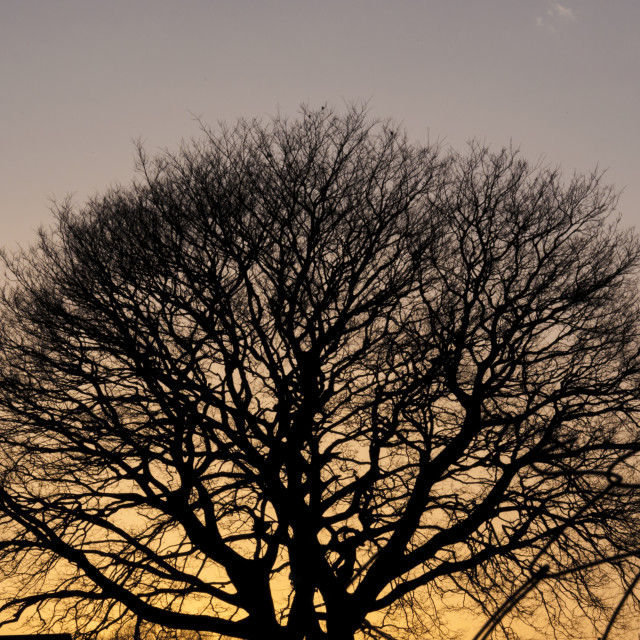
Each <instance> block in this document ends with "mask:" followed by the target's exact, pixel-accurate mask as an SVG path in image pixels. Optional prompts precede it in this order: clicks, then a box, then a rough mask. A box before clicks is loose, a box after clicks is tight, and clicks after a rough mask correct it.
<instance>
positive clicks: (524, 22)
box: [0, 0, 640, 249]
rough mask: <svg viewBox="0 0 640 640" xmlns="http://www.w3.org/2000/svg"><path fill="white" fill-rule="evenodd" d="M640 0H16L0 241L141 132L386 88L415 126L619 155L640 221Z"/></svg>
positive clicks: (7, 2)
mask: <svg viewBox="0 0 640 640" xmlns="http://www.w3.org/2000/svg"><path fill="white" fill-rule="evenodd" d="M639 29H640V2H638V0H607V1H606V2H604V1H603V0H562V2H559V3H557V2H553V1H548V0H314V1H310V0H277V1H276V0H273V1H272V0H252V1H249V0H232V1H228V2H227V1H223V0H208V1H205V0H181V1H180V2H178V0H175V1H171V2H169V1H166V0H0V245H4V246H6V247H8V248H10V249H11V248H14V247H15V246H16V245H17V244H18V243H21V244H27V243H28V242H29V241H30V239H31V238H33V231H34V229H36V228H37V227H38V226H39V225H40V224H45V225H47V224H49V223H50V222H51V214H50V213H49V211H48V206H49V204H48V198H50V197H56V198H58V199H60V198H63V197H64V196H65V195H66V194H68V193H73V194H75V200H76V201H77V202H82V201H83V200H84V199H85V198H86V197H87V196H88V195H90V194H92V193H95V192H96V191H98V192H99V191H102V190H104V189H105V188H106V187H108V186H109V185H110V184H113V183H114V182H116V181H119V182H123V183H126V182H128V180H129V179H130V177H131V175H132V171H133V170H132V167H133V145H132V143H131V141H132V139H134V138H138V137H141V138H142V139H143V140H144V141H145V144H146V147H147V149H148V150H149V151H153V150H155V149H157V148H158V147H163V146H167V147H169V148H175V147H176V146H177V145H178V143H179V141H180V139H181V138H188V137H191V136H193V135H197V133H198V125H197V124H196V123H195V122H194V120H193V116H192V114H197V115H198V116H201V117H202V118H203V119H204V121H205V122H208V123H210V124H215V123H216V122H217V121H218V120H227V121H233V120H235V119H236V118H237V117H238V116H249V117H250V116H264V117H267V116H269V115H270V114H274V113H275V112H276V111H277V110H278V109H279V110H280V111H281V112H283V113H286V114H295V112H296V111H297V109H298V105H299V104H300V103H301V102H306V103H309V104H310V105H311V106H320V105H322V104H324V103H329V104H332V105H333V106H335V107H338V108H340V107H342V106H343V105H344V103H345V102H352V101H362V100H366V101H368V102H369V108H370V112H371V115H373V116H381V117H385V116H392V117H394V118H395V119H397V120H400V121H402V123H403V124H404V126H405V127H406V128H407V130H408V132H409V135H410V137H411V138H414V139H419V140H423V141H426V139H427V138H428V137H429V138H431V139H432V140H434V139H439V140H444V141H445V142H446V143H449V144H451V145H452V146H454V147H455V148H462V147H463V145H464V143H465V141H466V140H468V139H469V138H471V137H477V138H480V139H481V140H484V141H486V142H487V143H490V144H491V145H492V146H495V147H500V146H502V145H504V144H509V142H510V141H513V143H514V144H516V145H519V146H520V147H521V148H522V151H523V153H524V155H525V156H526V157H528V158H530V159H532V160H538V159H541V158H542V159H543V160H544V161H545V162H546V163H548V164H551V165H556V164H560V165H562V167H563V168H564V169H565V171H566V172H567V173H568V174H571V173H572V172H573V171H574V170H578V171H589V170H590V169H592V168H594V167H595V166H596V165H599V166H600V167H602V168H608V174H607V177H608V180H609V181H610V182H612V183H614V184H615V185H616V187H618V188H623V187H624V188H625V192H624V194H623V196H622V199H621V201H620V209H621V211H622V213H623V219H624V221H625V223H627V224H629V225H633V224H637V223H638V222H640V181H639V179H638V178H639V173H640V159H639V157H640V155H639V152H640V126H639V123H638V119H639V117H640V116H639V114H640V104H639V103H640V38H639V37H638V33H639Z"/></svg>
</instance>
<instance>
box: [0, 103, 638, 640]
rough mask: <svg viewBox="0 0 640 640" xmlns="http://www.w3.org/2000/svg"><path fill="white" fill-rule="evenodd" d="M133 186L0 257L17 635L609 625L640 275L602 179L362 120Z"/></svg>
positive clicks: (632, 529)
mask: <svg viewBox="0 0 640 640" xmlns="http://www.w3.org/2000/svg"><path fill="white" fill-rule="evenodd" d="M139 162H140V164H139V179H138V180H137V181H136V182H135V183H134V184H133V185H131V186H129V187H126V188H125V187H123V188H116V189H114V190H112V191H110V192H108V193H107V194H106V195H104V196H101V197H96V198H94V199H93V200H91V201H90V202H89V203H88V204H86V205H85V206H83V207H82V208H80V209H79V210H75V209H74V208H72V207H71V205H69V204H68V203H67V204H62V205H60V206H59V207H58V208H57V216H58V226H57V228H56V229H55V231H52V232H43V233H41V235H40V237H39V242H38V244H37V245H36V246H35V247H34V248H32V249H31V250H29V251H25V252H23V253H21V254H20V255H17V256H14V257H6V259H5V262H6V265H7V273H6V285H5V286H4V290H3V294H2V300H1V311H0V313H1V330H0V440H1V446H2V452H3V454H2V458H1V463H0V472H1V475H0V525H1V526H0V540H1V541H0V569H1V571H2V576H3V577H4V580H5V582H4V585H3V593H2V602H3V604H2V607H1V611H2V615H3V616H4V619H6V620H15V619H17V618H19V617H20V616H23V617H24V616H27V615H29V614H33V612H34V611H37V612H39V614H40V615H41V616H42V617H43V619H45V620H46V621H47V624H50V625H52V626H51V627H50V628H59V624H60V622H61V621H62V622H64V623H65V625H66V626H64V628H65V629H69V625H70V624H73V627H74V629H75V628H76V627H77V630H78V632H79V633H82V634H86V635H87V636H90V635H91V634H92V633H95V632H98V631H100V630H101V629H102V630H108V629H110V628H112V629H114V628H116V627H117V626H118V625H124V624H128V621H131V620H135V619H140V620H142V621H144V622H145V624H147V625H160V626H162V627H164V628H167V629H181V630H186V631H194V632H195V631H197V632H203V633H204V632H211V633H213V634H221V635H224V636H229V637H235V638H246V639H248V640H254V639H258V638H270V639H273V640H279V639H282V640H302V638H306V639H307V640H318V639H322V638H327V639H331V640H347V639H352V638H353V637H354V635H365V636H366V635H368V636H371V637H404V635H403V634H405V633H408V632H409V631H413V632H415V633H420V634H422V635H421V637H424V638H428V637H443V636H444V637H447V633H448V631H447V628H446V626H445V625H444V622H445V620H441V618H440V616H441V615H444V614H443V612H445V613H446V610H447V607H460V606H463V607H466V608H468V609H470V610H472V611H475V612H476V613H481V614H483V615H485V616H491V615H494V618H492V619H491V620H493V622H496V623H498V626H497V627H496V628H497V630H498V631H501V632H502V633H503V634H507V635H509V634H511V633H513V631H510V629H509V625H510V620H512V619H520V620H525V621H530V620H532V619H533V616H534V614H535V615H537V616H539V615H544V616H547V617H548V619H549V621H550V624H552V625H553V628H554V629H555V631H556V633H567V634H570V633H571V629H572V624H573V618H574V617H575V616H576V607H577V608H578V609H577V610H578V611H582V612H583V613H584V614H586V615H588V616H591V618H593V620H595V622H596V623H598V621H599V622H600V627H599V628H600V630H602V628H603V626H604V623H606V618H605V616H608V615H610V613H611V611H610V610H609V609H607V608H606V606H605V604H604V603H603V602H602V600H601V596H602V595H603V593H604V592H603V588H604V587H605V586H609V585H610V584H613V583H614V582H615V583H617V584H618V585H619V588H620V589H622V590H624V589H625V588H626V587H627V586H628V585H629V583H630V581H631V580H632V579H633V577H634V576H635V574H636V573H637V564H638V563H637V550H638V540H637V531H638V530H639V526H640V522H639V517H638V512H639V504H638V499H639V498H638V491H637V488H636V485H635V482H636V478H635V474H636V467H637V464H636V463H637V459H636V457H635V456H636V452H637V451H638V447H639V444H640V433H639V430H638V426H637V415H638V414H637V412H638V382H639V373H640V371H639V358H638V346H639V340H638V320H637V318H638V290H637V281H636V277H635V272H636V270H637V268H638V262H639V256H640V250H639V246H638V242H637V240H636V238H635V236H634V235H633V234H631V233H630V232H626V231H619V230H618V229H617V227H616V223H615V220H612V215H613V214H614V212H615V206H616V195H615V193H614V192H612V190H611V189H610V188H609V187H606V186H604V185H603V184H602V183H601V176H600V175H598V174H593V175H588V176H574V177H573V178H571V179H567V180H566V181H565V180H564V179H563V178H562V176H561V175H560V173H559V172H558V171H556V170H554V169H549V168H545V167H539V166H531V165H530V164H528V163H527V162H526V161H525V160H523V159H522V158H521V157H520V156H519V154H518V153H517V152H516V151H514V150H512V149H503V150H502V151H499V152H491V151H490V150H488V149H486V148H484V147H482V146H481V145H478V144H471V145H470V146H469V149H468V151H467V152H466V153H464V154H458V153H453V152H446V153H445V152H443V151H442V150H441V149H439V148H438V147H437V146H420V145H418V144H413V143H410V142H409V141H407V139H406V137H404V136H403V134H402V133H399V132H398V131H397V130H396V127H395V126H394V125H392V124H390V123H385V122H373V121H370V120H368V118H367V116H366V114H365V113H364V112H363V111H362V110H359V109H356V108H353V109H350V110H348V111H347V113H346V114H344V115H340V114H336V113H335V112H333V111H332V110H331V109H328V108H327V109H324V108H323V109H321V110H317V111H314V110H303V112H302V114H301V117H300V118H299V119H297V120H286V119H284V118H280V117H278V118H275V119H273V120H272V121H270V122H268V123H267V124H263V123H260V122H254V121H250V122H246V121H241V122H239V123H238V124H237V125H236V126H235V127H233V128H222V129H221V131H220V132H213V131H211V130H205V135H204V136H203V139H202V140H200V141H197V142H192V143H189V144H184V145H183V147H182V149H181V150H180V151H179V152H177V153H175V154H171V153H169V152H165V153H163V154H161V155H159V156H158V157H155V158H149V157H147V156H146V155H145V153H144V151H141V152H140V160H139ZM607 559H610V561H607ZM521 596H524V597H521ZM505 603H506V604H505ZM572 603H574V604H575V606H573V608H570V605H571V604H572ZM493 622H491V624H493ZM56 624H58V627H54V625H56ZM111 625H114V626H113V627H112V626H111ZM407 630H409V631H407ZM485 632H486V633H489V632H493V627H492V628H491V629H490V630H489V631H487V628H485V630H484V631H482V633H485ZM486 633H485V635H486ZM385 634H386V635H385Z"/></svg>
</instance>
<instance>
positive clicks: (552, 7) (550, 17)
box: [536, 1, 576, 29]
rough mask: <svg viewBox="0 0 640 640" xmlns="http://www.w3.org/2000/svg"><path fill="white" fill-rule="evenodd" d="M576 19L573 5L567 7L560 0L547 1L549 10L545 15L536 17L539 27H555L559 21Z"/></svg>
mask: <svg viewBox="0 0 640 640" xmlns="http://www.w3.org/2000/svg"><path fill="white" fill-rule="evenodd" d="M575 19H576V15H575V13H573V9H571V7H565V6H564V5H562V4H560V3H559V2H551V1H548V2H547V11H546V13H545V15H544V16H538V17H537V18H536V24H537V25H538V26H539V27H547V28H549V29H553V27H554V25H555V24H556V23H558V22H573V21H574V20H575Z"/></svg>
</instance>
